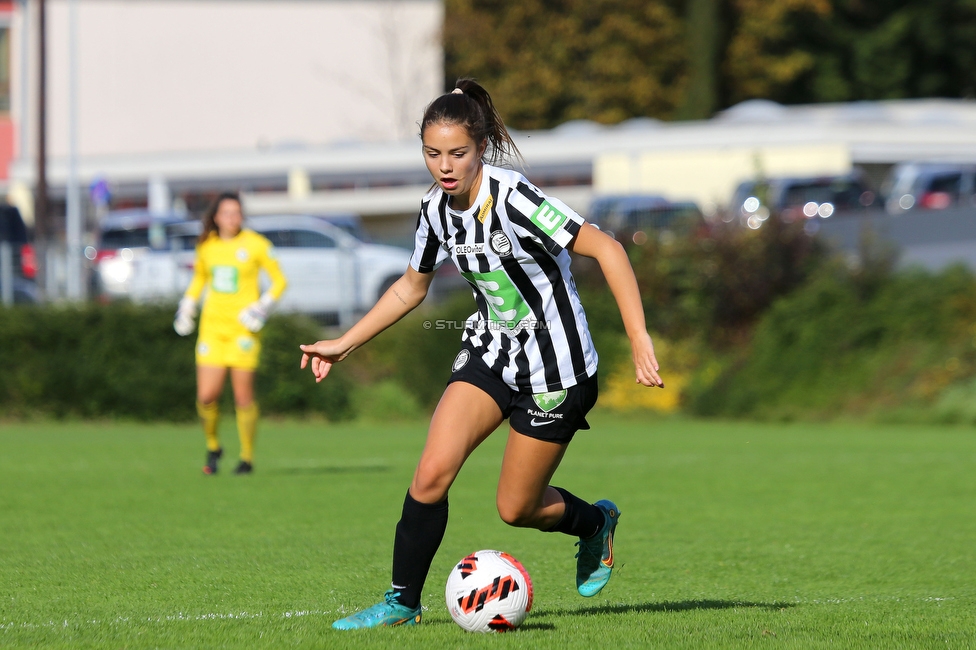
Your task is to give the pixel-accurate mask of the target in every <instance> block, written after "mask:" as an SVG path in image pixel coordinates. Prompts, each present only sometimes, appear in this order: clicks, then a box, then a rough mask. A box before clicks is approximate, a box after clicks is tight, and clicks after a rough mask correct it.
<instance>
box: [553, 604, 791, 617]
mask: <svg viewBox="0 0 976 650" xmlns="http://www.w3.org/2000/svg"><path fill="white" fill-rule="evenodd" d="M787 607H796V603H753V602H749V601H742V600H679V601H675V602H663V603H638V604H634V605H624V604H620V605H601V606H599V607H582V608H580V609H554V610H543V611H541V612H539V613H540V615H543V616H580V615H582V616H589V615H596V614H629V613H633V612H686V611H692V610H703V609H768V610H776V609H786V608H787Z"/></svg>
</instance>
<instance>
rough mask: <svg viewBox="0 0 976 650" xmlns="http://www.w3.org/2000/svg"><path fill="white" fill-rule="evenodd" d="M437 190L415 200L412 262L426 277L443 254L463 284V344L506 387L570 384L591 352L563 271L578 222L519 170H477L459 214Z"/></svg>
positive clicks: (537, 389) (581, 374) (589, 366)
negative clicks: (472, 193) (469, 299)
mask: <svg viewBox="0 0 976 650" xmlns="http://www.w3.org/2000/svg"><path fill="white" fill-rule="evenodd" d="M448 199H449V196H448V195H447V194H445V193H444V192H443V190H441V188H440V187H435V188H433V189H432V190H431V191H430V192H428V193H427V195H426V196H425V197H424V199H423V204H422V205H421V208H420V216H419V217H418V220H417V233H416V240H415V244H414V252H413V256H412V257H411V259H410V265H411V266H412V267H413V268H414V270H416V271H419V272H421V273H430V272H432V271H434V270H435V269H436V268H437V267H439V266H440V265H441V264H442V263H443V262H444V260H446V259H447V258H448V257H450V258H451V259H452V260H453V261H454V264H455V265H457V268H458V270H459V271H460V272H461V275H462V276H463V277H464V278H465V279H466V280H467V281H468V283H469V284H470V285H471V289H472V291H473V293H474V297H475V301H476V302H477V305H478V311H476V312H475V313H474V314H472V315H471V317H469V319H468V322H467V323H466V325H465V328H464V335H463V339H462V340H463V341H465V342H466V344H467V345H468V346H470V347H472V348H473V349H474V350H475V352H476V353H478V354H480V355H481V358H482V359H483V360H484V361H485V363H487V364H488V366H489V367H490V368H491V369H492V370H493V371H494V372H496V373H498V375H499V376H500V377H501V378H502V380H504V381H505V383H506V384H508V385H509V386H511V387H512V388H513V389H515V390H518V391H520V392H523V393H545V392H551V391H557V390H562V389H564V388H569V387H570V386H575V385H576V384H577V383H578V382H580V381H581V380H583V379H585V378H586V377H590V376H592V375H593V374H594V373H595V372H596V369H597V354H596V349H595V348H594V347H593V340H592V339H591V338H590V332H589V329H588V328H587V324H586V315H585V314H584V313H583V306H582V305H581V304H580V299H579V294H578V293H577V291H576V283H575V282H574V281H573V275H572V273H571V272H570V270H569V263H570V257H569V252H568V251H567V250H566V246H568V245H569V244H570V242H571V241H572V240H573V238H574V237H575V236H576V233H577V232H579V229H580V226H582V225H583V223H584V220H583V218H582V217H581V216H579V215H578V214H577V213H576V212H574V211H573V210H572V209H571V208H569V207H568V206H566V205H565V204H564V203H562V202H561V201H559V200H558V199H554V198H549V197H547V196H546V195H545V194H543V193H542V192H541V191H540V190H539V189H538V188H536V187H535V186H533V185H532V184H531V183H529V181H528V180H526V178H525V177H524V176H522V175H521V174H519V173H518V172H514V171H510V170H507V169H501V168H498V167H492V166H490V165H485V166H484V167H483V168H482V172H481V188H480V190H479V191H478V196H477V199H475V201H474V202H473V203H472V206H471V208H469V209H468V210H465V211H464V212H457V211H455V210H452V209H451V208H450V207H449V206H448Z"/></svg>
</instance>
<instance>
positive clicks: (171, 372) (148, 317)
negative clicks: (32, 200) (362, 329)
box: [0, 303, 352, 420]
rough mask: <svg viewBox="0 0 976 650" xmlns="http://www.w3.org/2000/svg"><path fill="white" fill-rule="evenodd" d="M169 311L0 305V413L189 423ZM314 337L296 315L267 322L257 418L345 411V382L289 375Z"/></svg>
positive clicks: (189, 383)
mask: <svg viewBox="0 0 976 650" xmlns="http://www.w3.org/2000/svg"><path fill="white" fill-rule="evenodd" d="M174 310H175V306H138V305H131V304H124V303H118V304H111V305H86V306H81V307H40V306H37V307H35V306H29V307H27V306H17V307H13V308H0V414H3V415H7V416H10V415H14V416H20V415H32V414H43V415H50V416H54V417H65V416H80V417H106V416H111V417H131V418H137V419H143V420H159V419H162V420H189V419H192V418H193V417H195V410H194V400H195V394H196V376H195V369H194V355H193V347H194V342H195V337H193V336H190V337H185V338H184V337H180V336H177V335H176V333H175V332H174V331H173V325H172V323H173V313H174ZM320 337H321V333H320V330H319V328H318V327H317V326H316V325H315V323H313V322H312V321H310V320H307V319H305V318H301V317H296V316H275V317H273V318H271V319H270V321H269V322H268V325H267V327H266V328H265V331H264V334H263V345H264V351H263V360H262V367H261V369H260V371H259V373H258V376H257V381H256V391H257V397H258V400H259V402H260V404H261V408H262V411H263V412H264V413H268V414H289V413H308V412H318V413H321V414H323V415H324V416H325V417H327V418H329V419H342V418H347V417H350V416H351V415H352V411H351V399H350V393H351V390H352V382H351V381H350V380H349V379H348V378H344V377H343V376H341V375H340V376H337V377H334V378H330V381H329V382H327V383H326V382H323V383H322V384H318V385H317V384H315V382H314V381H312V380H311V377H310V376H309V375H308V372H307V371H306V372H304V373H303V372H300V371H299V367H298V362H299V358H300V353H299V351H298V344H299V343H302V342H306V341H315V340H317V339H318V338H320ZM228 384H229V382H228ZM228 393H229V386H228ZM227 399H229V396H228V397H227Z"/></svg>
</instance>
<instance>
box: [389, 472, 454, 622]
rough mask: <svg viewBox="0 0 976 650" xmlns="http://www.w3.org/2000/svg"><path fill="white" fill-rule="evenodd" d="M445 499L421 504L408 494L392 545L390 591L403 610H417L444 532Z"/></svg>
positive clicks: (445, 526) (445, 528) (445, 518)
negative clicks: (394, 594)
mask: <svg viewBox="0 0 976 650" xmlns="http://www.w3.org/2000/svg"><path fill="white" fill-rule="evenodd" d="M447 510H448V508H447V499H444V500H443V501H440V502H438V503H420V502H419V501H417V500H416V499H414V498H413V497H412V496H410V491H409V490H408V491H407V496H406V498H405V499H404V500H403V514H401V515H400V521H399V522H398V523H397V526H396V539H395V540H394V542H393V589H394V590H395V591H399V592H400V597H399V598H398V599H397V600H399V601H400V604H401V605H403V606H404V607H411V608H413V607H417V606H418V605H420V597H421V595H423V590H424V582H425V581H426V580H427V573H428V572H429V571H430V563H431V562H432V561H433V560H434V555H435V554H436V553H437V548H438V547H439V546H440V545H441V540H442V539H444V531H445V530H447Z"/></svg>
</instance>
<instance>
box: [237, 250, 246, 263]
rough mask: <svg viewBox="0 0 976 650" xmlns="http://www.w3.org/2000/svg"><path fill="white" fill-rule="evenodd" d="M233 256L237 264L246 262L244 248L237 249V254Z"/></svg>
mask: <svg viewBox="0 0 976 650" xmlns="http://www.w3.org/2000/svg"><path fill="white" fill-rule="evenodd" d="M234 256H235V257H236V258H237V261H238V262H246V261H247V249H246V248H238V249H237V252H236V253H235V254H234Z"/></svg>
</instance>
